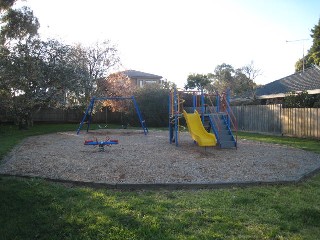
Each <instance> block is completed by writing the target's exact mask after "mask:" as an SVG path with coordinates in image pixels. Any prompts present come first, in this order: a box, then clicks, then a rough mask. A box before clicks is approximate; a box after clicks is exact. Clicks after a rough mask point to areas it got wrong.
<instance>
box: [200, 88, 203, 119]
mask: <svg viewBox="0 0 320 240" xmlns="http://www.w3.org/2000/svg"><path fill="white" fill-rule="evenodd" d="M200 101H201V118H202V123H204V95H203V89H202V88H201V98H200Z"/></svg>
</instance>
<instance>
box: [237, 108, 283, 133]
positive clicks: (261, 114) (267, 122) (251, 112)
mask: <svg viewBox="0 0 320 240" xmlns="http://www.w3.org/2000/svg"><path fill="white" fill-rule="evenodd" d="M232 111H233V112H234V115H235V117H236V118H237V121H238V128H239V130H240V131H241V130H242V131H250V132H262V133H263V132H264V133H274V134H280V133H281V105H279V104H277V105H247V106H233V107H232Z"/></svg>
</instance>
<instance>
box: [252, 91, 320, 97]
mask: <svg viewBox="0 0 320 240" xmlns="http://www.w3.org/2000/svg"><path fill="white" fill-rule="evenodd" d="M301 92H302V91H295V93H296V94H298V93H301ZM306 92H307V93H308V94H311V95H312V94H320V89H313V90H307V91H306ZM291 94H292V93H278V94H270V95H261V96H259V97H257V98H258V99H270V98H284V97H286V96H289V95H291Z"/></svg>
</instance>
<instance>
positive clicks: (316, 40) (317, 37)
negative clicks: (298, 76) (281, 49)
mask: <svg viewBox="0 0 320 240" xmlns="http://www.w3.org/2000/svg"><path fill="white" fill-rule="evenodd" d="M310 36H311V38H312V46H311V48H310V49H309V51H308V53H307V54H306V56H305V57H304V67H305V68H307V67H311V66H312V64H315V65H318V66H320V19H319V21H318V24H317V25H315V26H314V27H313V29H311V34H310ZM302 69H303V59H299V60H298V61H297V62H296V64H295V70H296V72H299V71H302Z"/></svg>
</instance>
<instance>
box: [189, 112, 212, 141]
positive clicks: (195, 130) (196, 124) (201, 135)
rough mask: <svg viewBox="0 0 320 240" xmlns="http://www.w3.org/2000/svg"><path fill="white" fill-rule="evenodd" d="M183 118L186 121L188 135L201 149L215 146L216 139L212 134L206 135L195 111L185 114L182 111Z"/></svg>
mask: <svg viewBox="0 0 320 240" xmlns="http://www.w3.org/2000/svg"><path fill="white" fill-rule="evenodd" d="M183 116H184V118H185V119H186V122H187V125H188V129H189V133H190V134H191V137H192V139H193V140H194V141H196V142H197V143H198V145H199V146H201V147H211V146H216V145H217V139H216V137H215V135H214V134H212V133H208V132H207V131H206V130H205V129H204V127H203V124H202V122H201V119H200V115H199V113H198V112H197V111H194V113H187V112H186V111H185V110H183Z"/></svg>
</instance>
